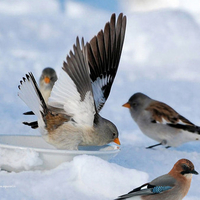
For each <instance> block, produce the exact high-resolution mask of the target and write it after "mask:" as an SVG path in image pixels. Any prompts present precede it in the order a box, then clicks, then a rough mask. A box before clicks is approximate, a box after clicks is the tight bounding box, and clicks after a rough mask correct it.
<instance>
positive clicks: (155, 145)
mask: <svg viewBox="0 0 200 200" xmlns="http://www.w3.org/2000/svg"><path fill="white" fill-rule="evenodd" d="M160 145H162V143H158V144H154V145H151V146H149V147H146V149H151V148H153V147H157V146H160Z"/></svg>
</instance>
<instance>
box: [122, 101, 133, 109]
mask: <svg viewBox="0 0 200 200" xmlns="http://www.w3.org/2000/svg"><path fill="white" fill-rule="evenodd" d="M122 106H124V107H126V108H131V105H130V103H128V102H127V103H125V104H124V105H122Z"/></svg>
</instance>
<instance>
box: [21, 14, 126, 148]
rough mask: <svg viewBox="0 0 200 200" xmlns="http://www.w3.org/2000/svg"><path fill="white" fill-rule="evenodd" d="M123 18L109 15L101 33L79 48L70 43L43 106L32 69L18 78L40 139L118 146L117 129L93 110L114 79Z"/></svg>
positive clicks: (59, 143) (67, 145)
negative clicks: (35, 121) (36, 123)
mask: <svg viewBox="0 0 200 200" xmlns="http://www.w3.org/2000/svg"><path fill="white" fill-rule="evenodd" d="M125 29H126V16H123V14H120V15H119V16H118V19H117V22H116V17H115V14H113V15H112V16H111V19H110V22H108V23H106V25H105V28H104V31H103V30H101V31H100V32H99V33H98V34H97V36H94V37H93V38H92V40H91V41H90V42H89V43H87V44H86V45H84V42H83V39H82V48H81V46H80V43H79V39H78V37H77V40H76V45H74V47H73V50H74V53H73V52H72V51H70V53H69V55H68V56H67V58H66V60H67V62H64V63H63V67H62V70H61V73H60V76H59V79H58V81H57V82H56V83H55V85H54V87H53V89H52V92H51V96H50V98H49V101H48V105H47V104H46V103H45V101H44V98H43V97H42V95H41V92H40V90H39V88H38V85H37V83H36V81H35V79H34V76H33V74H32V73H28V74H27V75H26V77H25V78H23V79H22V81H20V85H19V93H18V95H19V97H20V98H21V99H22V100H23V101H24V102H25V103H26V104H27V105H28V106H29V107H30V109H31V110H32V111H33V112H34V114H35V115H36V116H37V117H38V125H39V129H40V131H41V134H42V136H43V138H44V139H45V140H46V141H47V142H48V143H50V144H52V145H54V146H55V147H56V148H58V149H71V150H74V149H75V150H77V149H78V146H79V145H83V146H90V145H92V146H93V145H94V146H101V145H105V144H107V143H110V142H115V143H117V144H120V142H119V139H118V130H117V128H116V126H115V125H114V124H113V123H112V122H110V121H109V120H107V119H105V118H103V117H101V116H100V115H99V112H100V110H101V108H102V107H103V105H104V103H105V101H106V100H107V98H108V96H109V93H110V89H111V86H112V83H113V81H114V78H115V75H116V72H117V69H118V65H119V61H120V57H121V51H122V47H123V42H124V36H125Z"/></svg>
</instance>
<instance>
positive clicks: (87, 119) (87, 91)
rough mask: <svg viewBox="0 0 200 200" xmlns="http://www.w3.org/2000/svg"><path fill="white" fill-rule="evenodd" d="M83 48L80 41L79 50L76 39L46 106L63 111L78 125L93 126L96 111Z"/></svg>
mask: <svg viewBox="0 0 200 200" xmlns="http://www.w3.org/2000/svg"><path fill="white" fill-rule="evenodd" d="M85 48H86V47H85V46H84V44H83V39H82V49H81V47H80V43H79V39H78V37H77V40H76V45H74V46H73V49H74V53H73V52H72V51H70V53H69V55H68V56H67V58H66V60H67V62H64V63H63V68H62V69H63V70H62V71H61V73H60V76H59V79H58V81H57V82H56V83H55V85H54V87H53V89H52V92H51V96H50V98H49V102H48V104H49V105H50V106H52V107H54V108H58V109H63V110H64V111H65V112H66V114H67V115H69V116H71V117H72V119H73V121H75V122H76V123H77V124H78V125H88V126H93V121H94V115H95V113H96V111H95V106H94V98H93V93H92V86H91V81H90V76H89V67H88V64H87V59H86V58H87V56H86V55H85Z"/></svg>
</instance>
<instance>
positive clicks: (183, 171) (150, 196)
mask: <svg viewBox="0 0 200 200" xmlns="http://www.w3.org/2000/svg"><path fill="white" fill-rule="evenodd" d="M193 174H195V175H197V174H198V172H197V171H195V169H194V165H193V163H192V162H191V161H189V160H187V159H181V160H179V161H177V162H176V163H175V165H174V167H173V168H172V169H171V171H170V172H169V173H168V174H165V175H162V176H159V177H157V178H156V179H154V180H153V181H151V182H149V183H146V184H143V185H142V186H140V187H138V188H135V189H134V190H132V191H130V192H129V193H128V194H125V195H122V196H120V197H118V198H117V199H116V200H122V199H128V200H129V199H130V200H131V199H133V200H136V199H137V200H181V199H183V198H184V197H185V196H186V195H187V193H188V191H189V189H190V184H191V180H192V175H193Z"/></svg>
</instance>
